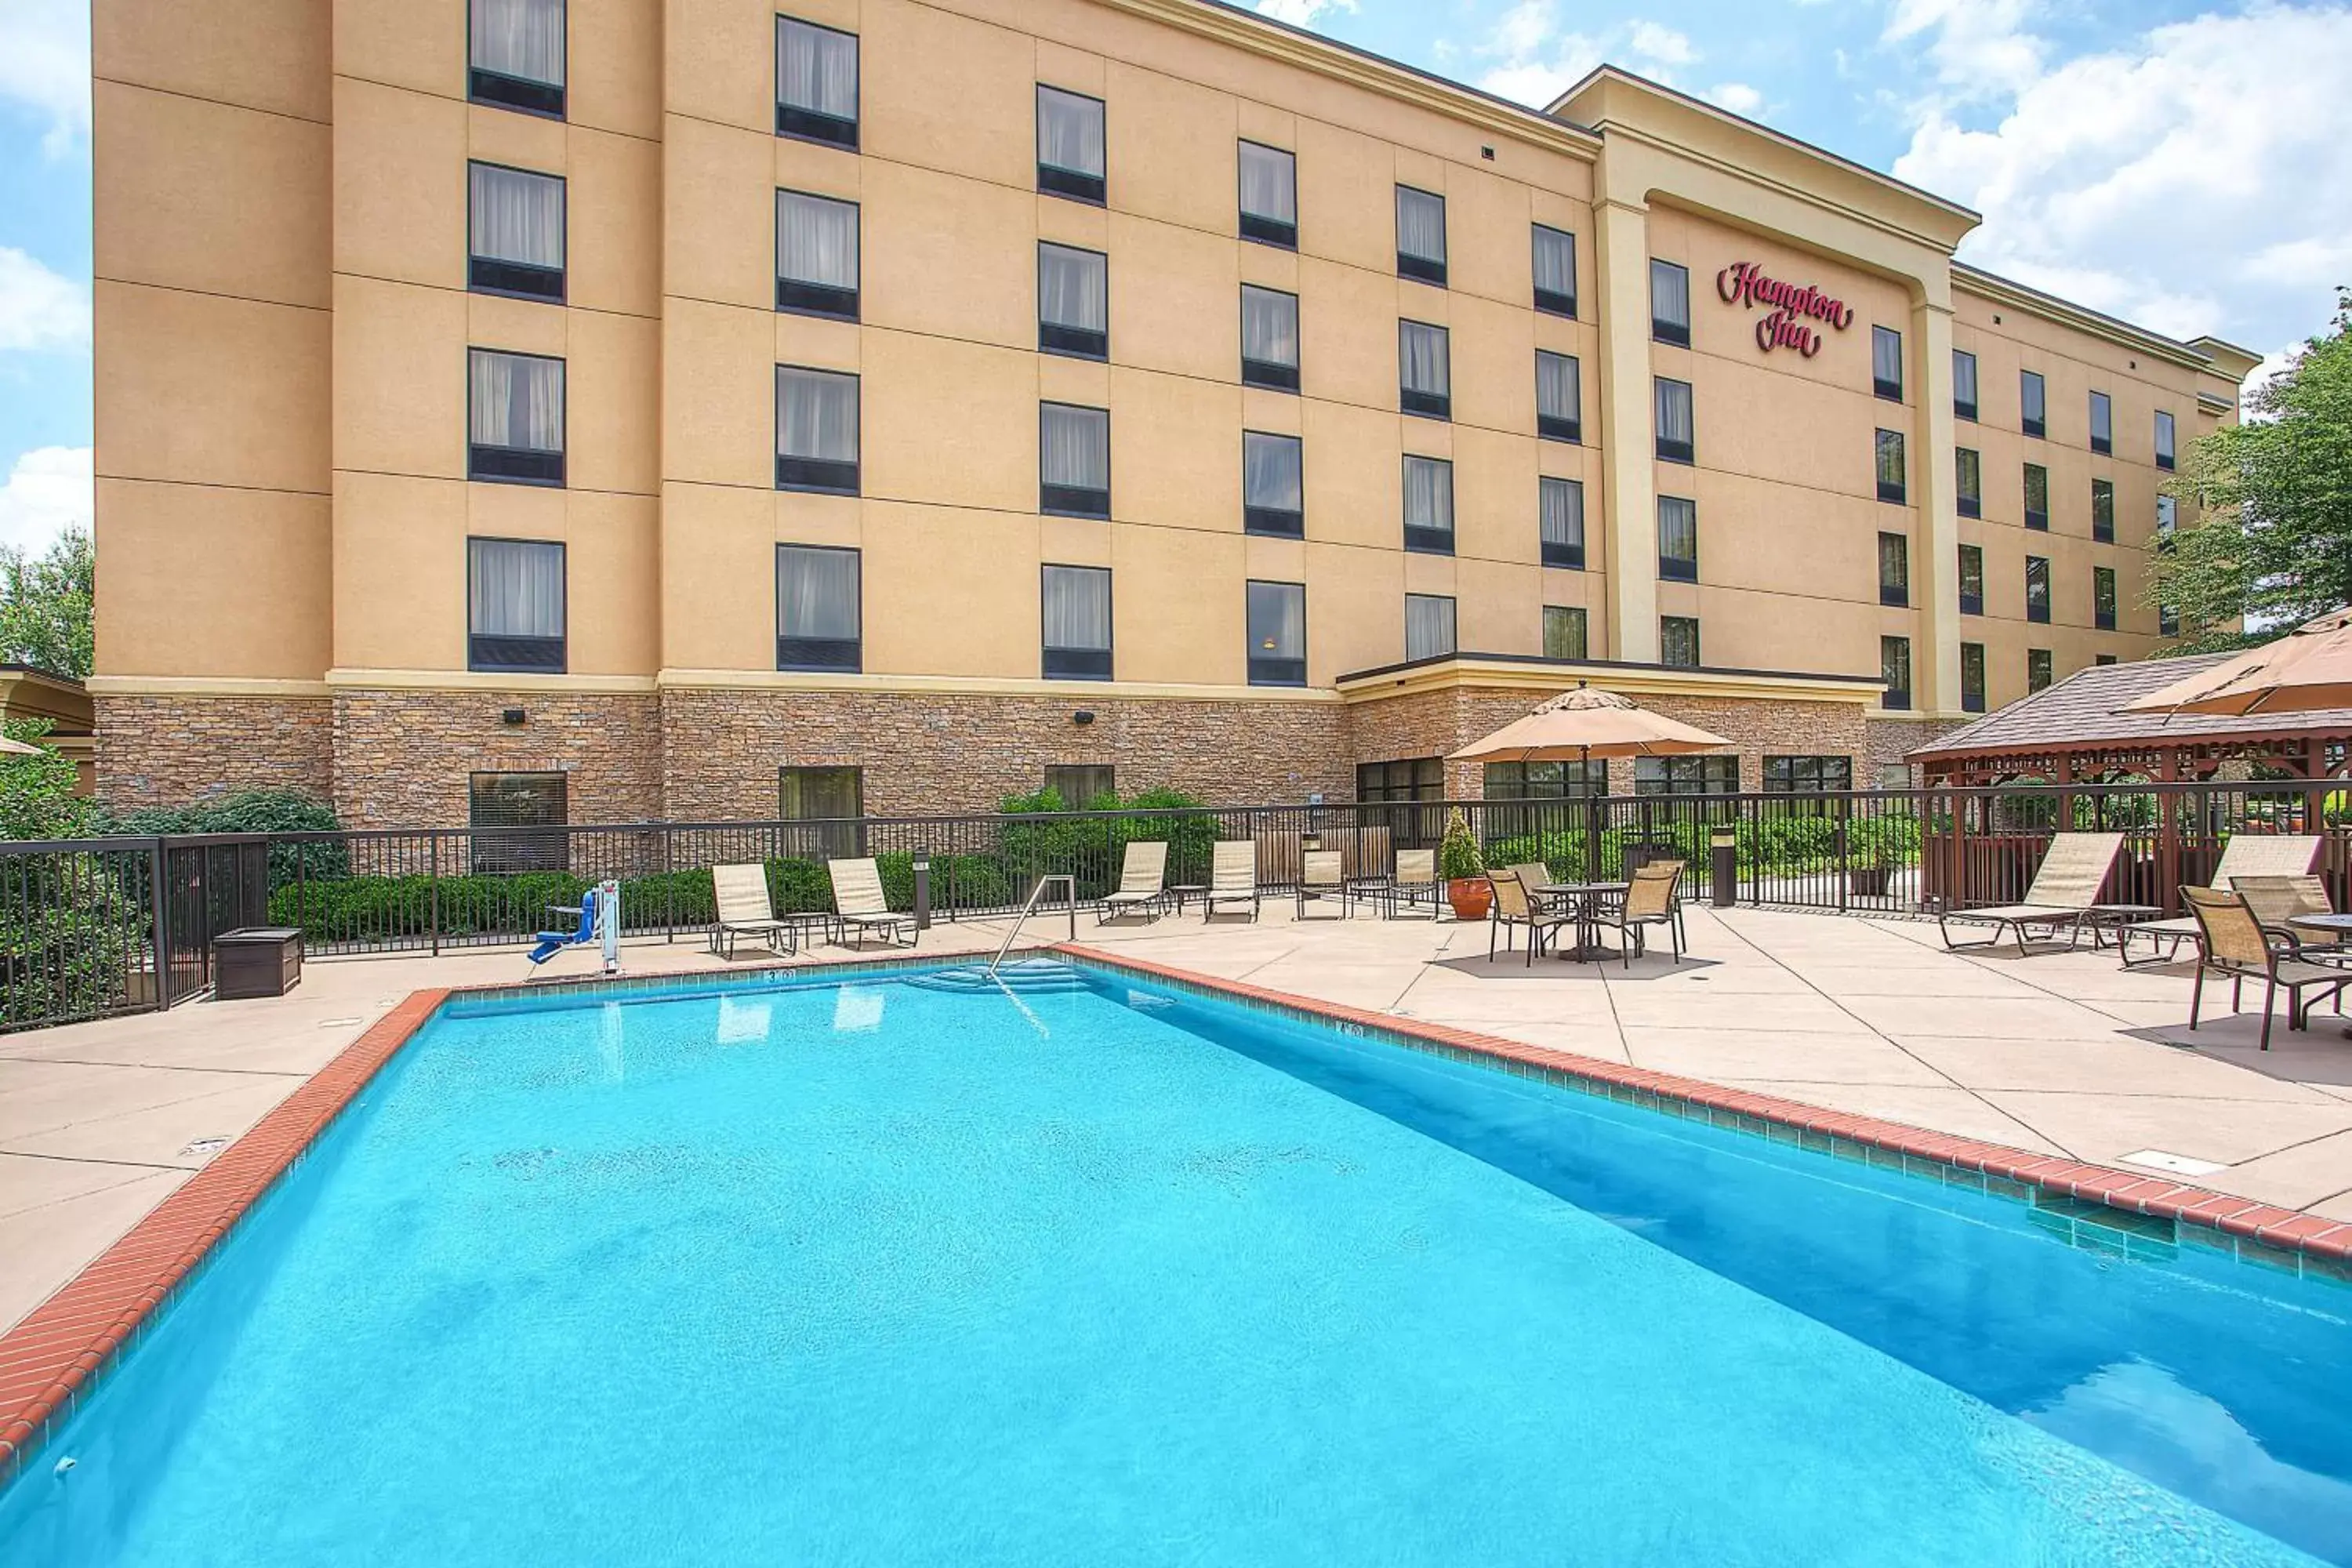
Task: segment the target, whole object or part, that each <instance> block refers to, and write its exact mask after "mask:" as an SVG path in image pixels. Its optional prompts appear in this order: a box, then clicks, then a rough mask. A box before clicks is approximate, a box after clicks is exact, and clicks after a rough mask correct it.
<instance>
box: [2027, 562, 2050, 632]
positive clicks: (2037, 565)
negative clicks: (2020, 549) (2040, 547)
mask: <svg viewBox="0 0 2352 1568" xmlns="http://www.w3.org/2000/svg"><path fill="white" fill-rule="evenodd" d="M2025 618H2026V619H2027V620H2029V621H2040V622H2042V623H2043V624H2044V625H2047V624H2048V622H2049V620H2050V560H2049V557H2047V556H2043V555H2029V556H2027V557H2026V558H2025Z"/></svg>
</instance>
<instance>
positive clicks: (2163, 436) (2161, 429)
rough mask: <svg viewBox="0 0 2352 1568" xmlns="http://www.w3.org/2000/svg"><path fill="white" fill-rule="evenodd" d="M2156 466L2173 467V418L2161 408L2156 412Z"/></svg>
mask: <svg viewBox="0 0 2352 1568" xmlns="http://www.w3.org/2000/svg"><path fill="white" fill-rule="evenodd" d="M2156 466H2157V467H2158V468H2171V467H2172V466H2173V452H2172V416H2171V415H2170V414H2168V413H2167V412H2166V411H2165V410H2163V409H2161V408H2159V409H2158V410H2157V411H2156Z"/></svg>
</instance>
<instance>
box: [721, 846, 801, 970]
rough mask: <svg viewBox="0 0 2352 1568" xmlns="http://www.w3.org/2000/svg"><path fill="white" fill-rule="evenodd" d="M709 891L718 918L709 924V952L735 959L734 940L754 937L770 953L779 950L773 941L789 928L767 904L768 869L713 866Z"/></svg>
mask: <svg viewBox="0 0 2352 1568" xmlns="http://www.w3.org/2000/svg"><path fill="white" fill-rule="evenodd" d="M710 889H711V891H712V892H713V893H715V894H717V895H718V900H719V918H718V919H717V920H715V921H711V922H710V951H711V952H718V953H723V954H724V955H725V956H727V957H729V958H732V957H734V956H735V939H736V938H737V937H739V936H755V937H758V938H759V939H760V940H761V941H762V942H766V943H767V944H768V946H769V948H770V949H771V950H772V951H781V949H780V948H779V945H778V941H777V939H778V938H780V937H782V936H784V935H786V934H787V933H789V932H790V931H791V930H792V927H791V926H790V925H789V924H787V923H786V922H785V921H780V920H778V919H777V918H776V911H775V907H774V906H773V905H772V904H771V903H770V902H769V901H768V869H767V868H766V867H764V866H759V865H751V866H713V867H712V868H710Z"/></svg>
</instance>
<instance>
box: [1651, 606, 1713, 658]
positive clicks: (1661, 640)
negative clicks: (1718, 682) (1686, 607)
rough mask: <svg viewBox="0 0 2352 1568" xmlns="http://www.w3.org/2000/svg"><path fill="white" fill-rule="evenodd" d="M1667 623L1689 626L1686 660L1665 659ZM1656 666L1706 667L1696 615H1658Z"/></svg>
mask: <svg viewBox="0 0 2352 1568" xmlns="http://www.w3.org/2000/svg"><path fill="white" fill-rule="evenodd" d="M1669 625H1674V626H1688V627H1690V650H1691V656H1690V658H1689V659H1688V660H1687V661H1685V660H1681V659H1675V660H1671V661H1670V660H1668V659H1667V658H1666V627H1667V626H1669ZM1658 666H1659V668H1662V669H1704V668H1706V652H1705V650H1704V646H1703V645H1702V644H1701V642H1700V641H1699V624H1698V617H1697V616H1659V617H1658Z"/></svg>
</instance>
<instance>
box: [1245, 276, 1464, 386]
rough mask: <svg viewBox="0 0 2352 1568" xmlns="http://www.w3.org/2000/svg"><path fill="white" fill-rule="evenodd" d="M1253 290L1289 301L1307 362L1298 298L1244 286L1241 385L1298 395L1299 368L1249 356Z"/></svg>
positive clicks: (1284, 292)
mask: <svg viewBox="0 0 2352 1568" xmlns="http://www.w3.org/2000/svg"><path fill="white" fill-rule="evenodd" d="M1251 289H1256V290H1257V291H1258V292H1259V293H1261V294H1280V295H1282V296H1284V297H1285V298H1286V299H1287V300H1289V301H1290V321H1291V335H1292V336H1293V337H1295V338H1297V340H1298V358H1299V361H1300V363H1302V364H1303V363H1305V361H1306V359H1307V330H1306V321H1305V319H1304V317H1303V315H1302V313H1301V311H1300V310H1299V306H1298V296H1297V294H1296V293H1294V292H1292V291H1291V290H1290V289H1270V288H1268V287H1266V286H1265V284H1263V283H1244V284H1243V285H1242V286H1241V292H1240V293H1239V294H1236V295H1235V296H1234V311H1235V319H1236V320H1238V321H1242V322H1243V331H1242V339H1241V341H1242V345H1243V347H1242V384H1243V385H1244V386H1255V387H1257V388H1259V389H1261V390H1263V391H1266V392H1297V390H1298V372H1299V366H1298V365H1297V364H1281V363H1276V361H1273V360H1265V359H1252V358H1250V357H1249V348H1248V343H1249V332H1248V325H1247V314H1246V312H1247V303H1248V298H1249V291H1250V290H1251ZM1449 368H1450V367H1449ZM1400 379H1401V378H1400Z"/></svg>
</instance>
